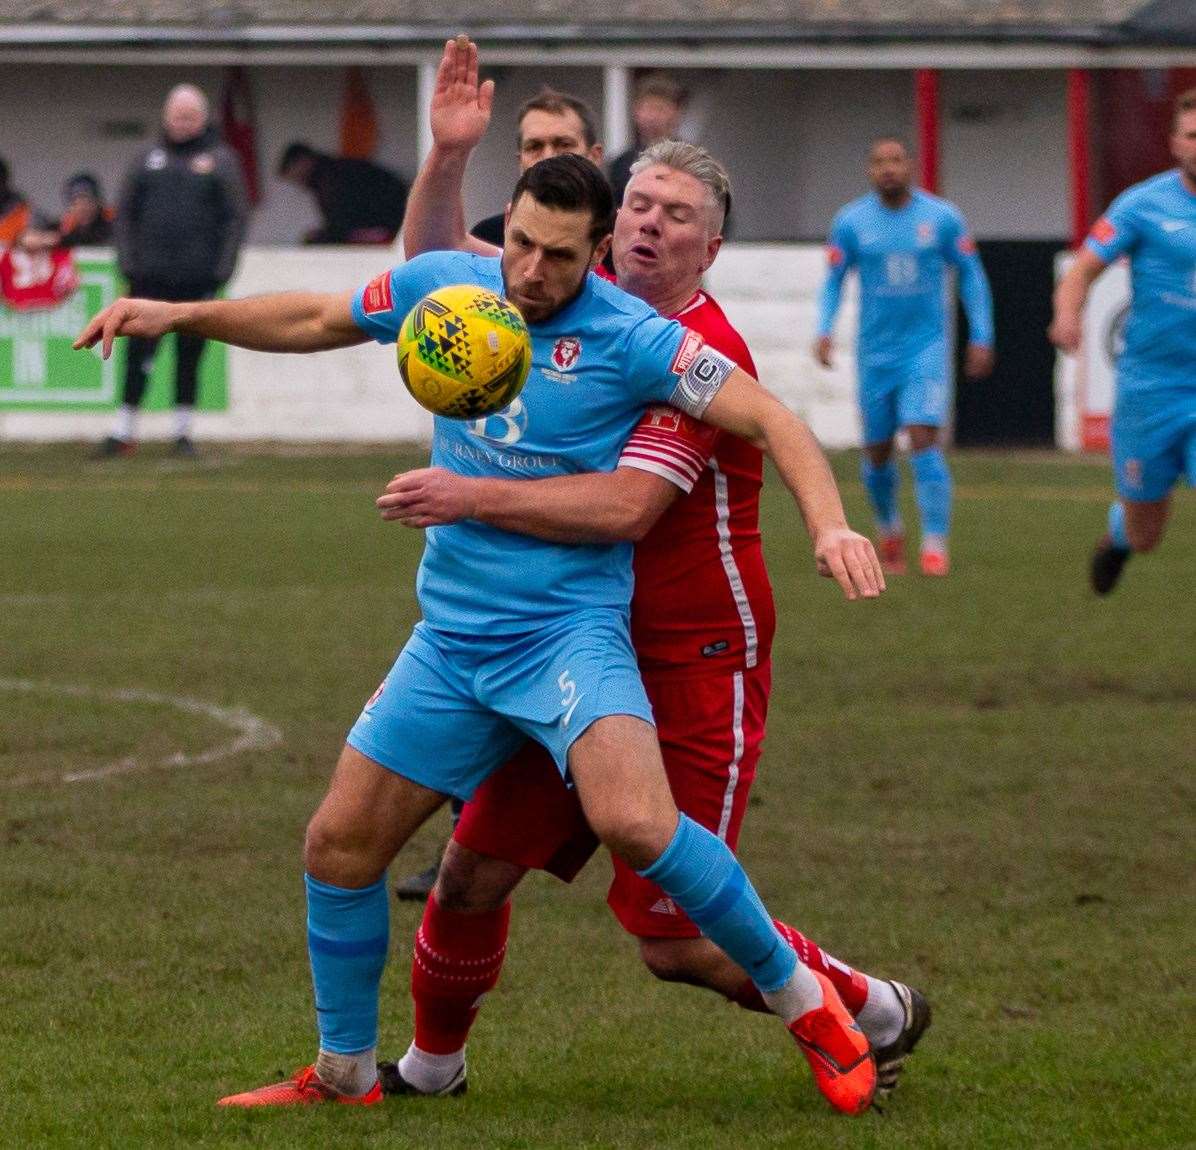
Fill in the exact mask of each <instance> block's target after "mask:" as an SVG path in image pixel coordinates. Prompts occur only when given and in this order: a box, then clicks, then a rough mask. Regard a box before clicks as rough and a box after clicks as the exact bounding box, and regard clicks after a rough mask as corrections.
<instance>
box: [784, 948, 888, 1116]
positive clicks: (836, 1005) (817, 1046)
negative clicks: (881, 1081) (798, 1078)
mask: <svg viewBox="0 0 1196 1150" xmlns="http://www.w3.org/2000/svg"><path fill="white" fill-rule="evenodd" d="M810 973H811V974H813V975H814V977H815V978H816V979H818V983H819V985H820V986H821V987H822V1005H821V1006H819V1007H816V1008H815V1009H814V1010H807V1011H806V1013H805V1014H803V1015H802V1016H801V1017H800V1018H799V1019H797V1020H796V1021H795V1022H793V1023H792V1024H791V1025H790V1027H789V1033H790V1034H792V1035H793V1037H794V1038H795V1039H797V1044H798V1046H800V1047H801V1050H802V1053H803V1054H804V1055H805V1056H806V1061H807V1062H808V1063H809V1064H810V1069H811V1070H812V1071H814V1081H815V1082H816V1083H817V1084H818V1089H819V1090H821V1091H822V1094H823V1097H824V1098H826V1100H827V1101H828V1102H829V1103H830V1104H831V1105H832V1106H833V1107H834V1108H835V1109H836V1110H838V1111H840V1113H843V1114H862V1113H863V1112H864V1111H865V1110H867V1109H868V1107H869V1106H871V1105H872V1096H873V1095H874V1094H875V1093H876V1061H875V1060H874V1059H873V1057H872V1048H871V1047H870V1046H869V1045H868V1039H867V1038H866V1037H865V1036H864V1032H863V1031H862V1030H861V1029H860V1028H859V1026H857V1025H856V1021H855V1019H854V1018H852V1017H851V1015H850V1013H848V1010H847V1007H846V1006H844V1005H843V1000H842V999H841V998H840V997H839V992H838V991H837V990H835V988H834V986H833V985H832V984H831V981H830V979H829V978H827V977H826V975H825V974H819V973H818V972H817V971H816V970H815V971H811V972H810Z"/></svg>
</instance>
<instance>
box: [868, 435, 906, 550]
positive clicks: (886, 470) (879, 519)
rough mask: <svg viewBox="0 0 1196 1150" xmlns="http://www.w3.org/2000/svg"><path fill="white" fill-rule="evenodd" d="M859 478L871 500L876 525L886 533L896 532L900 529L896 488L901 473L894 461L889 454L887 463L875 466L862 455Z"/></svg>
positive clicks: (892, 533)
mask: <svg viewBox="0 0 1196 1150" xmlns="http://www.w3.org/2000/svg"><path fill="white" fill-rule="evenodd" d="M860 478H861V479H862V480H863V481H864V489H865V490H866V491H867V492H868V498H869V499H870V500H871V501H872V511H873V513H874V514H875V515H876V525H877V527H879V528H880V530H881V531H883V532H884V533H885V534H887V535H895V534H897V533H898V532H899V531H900V530H901V513H900V512H899V511H898V510H897V488H898V485H899V484H900V482H901V475H900V473H899V472H898V470H897V463H896V461H895V460H894V459H893V457H892V456H889V459H888V462H887V463H884V464H882V465H881V466H880V467H877V466H876V464H875V463H873V462H872V460H871V459H869V458H868V456H867V455H864V456H863V457H862V458H861V459H860Z"/></svg>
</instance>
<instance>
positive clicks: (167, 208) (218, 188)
mask: <svg viewBox="0 0 1196 1150" xmlns="http://www.w3.org/2000/svg"><path fill="white" fill-rule="evenodd" d="M247 214H248V206H247V202H246V197H245V186H244V183H243V182H242V177H241V170H240V166H239V164H238V162H237V158H236V156H234V155H233V153H232V152H231V151H230V150H229V149H228V148H227V147H226V146H225V145H224V144H223V143H221V141H220V137H219V134H218V133H217V131H216V129H215V128H214V127H213V126H212V125H211V124H209V121H208V101H207V98H206V97H205V96H204V94H203V93H202V92H201V91H200V90H199V89H198V88H196V87H194V86H193V85H191V84H180V85H179V86H178V87H176V88H174V89H172V91H171V92H170V95H169V96H167V98H166V103H165V105H164V106H163V109H162V135H161V138H160V139H159V140H158V141H157V142H156V143H154V144H152V145H151V146H150V147H148V148H145V149H143V150H142V151H141V153H140V154H139V155H138V156H137V158H136V160H134V162H133V164H132V165H131V166H130V168H129V169H128V171H127V172H126V174H125V180H124V186H123V187H122V189H121V193H120V198H119V200H118V203H117V209H116V249H117V256H118V257H119V260H120V270H121V271H122V272H123V273H124V276H125V278H126V279H127V280H128V281H129V291H130V294H132V295H135V296H141V297H143V298H146V299H159V300H172V301H176V302H183V301H188V300H198V299H210V298H211V297H212V296H214V295H215V294H216V292H217V291H219V289H220V288H221V287H222V286H223V285H224V284H225V283H226V282H227V281H228V280H229V278H230V277H231V276H232V274H233V267H234V266H235V264H236V261H237V253H238V251H239V250H240V247H241V240H242V237H243V236H244V233H245V222H246V217H247ZM176 339H177V341H178V342H177V347H176V374H175V440H174V451H175V453H176V454H178V455H185V456H190V455H194V454H195V445H194V443H193V442H192V439H191V427H192V415H193V412H194V410H195V394H196V387H197V380H198V372H199V360H200V356H201V355H202V354H203V347H204V341H203V340H202V339H200V338H199V337H197V336H177V337H176ZM157 342H158V341H157V340H148V339H131V340H129V347H128V352H127V355H128V358H127V360H126V365H125V383H124V396H123V401H122V405H121V408H120V413H119V417H118V421H117V424H116V427H115V428H114V430H113V433H112V435H110V436H109V437H108V438H107V439H105V440H104V442H103V444H101V446H100V450H99V453H100V454H101V455H105V456H110V455H127V454H129V453H130V452H132V451H133V450H134V448H135V444H136V440H135V435H136V418H137V409H138V406H139V405H140V403H141V398H142V396H143V395H144V393H145V383H146V378H147V376H148V374H149V371H150V368H151V367H152V366H153V361H154V353H155V351H156V350H157Z"/></svg>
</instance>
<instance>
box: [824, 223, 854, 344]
mask: <svg viewBox="0 0 1196 1150" xmlns="http://www.w3.org/2000/svg"><path fill="white" fill-rule="evenodd" d="M851 253H852V244H851V232H850V229H849V228H848V227H847V225H846V224H845V223H844V222H843V221H842V220H841V219H837V220H836V221H835V223H834V226H833V227H832V229H831V234H830V238H829V239H828V240H827V244H826V263H827V267H826V279H825V280H824V281H823V284H822V291H821V292H820V293H819V296H818V331H817V334H816V335H815V338H814V358H815V359H816V360H817V361H818V362H819V363H820V364H822V366H823V367H833V366H834V350H835V335H834V333H835V316H836V315H837V314H838V311H839V301H840V300H841V299H842V298H843V280H844V279H845V278H846V277H847V273H848V271H849V270H850V268H851V265H852V264H853V263H854V262H855V261H854V259H853V257H852V254H851Z"/></svg>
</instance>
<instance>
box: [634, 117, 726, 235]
mask: <svg viewBox="0 0 1196 1150" xmlns="http://www.w3.org/2000/svg"><path fill="white" fill-rule="evenodd" d="M656 164H660V165H662V166H663V167H666V168H672V169H673V171H675V172H684V173H685V174H686V175H687V176H693V178H694V179H695V180H697V181H698V183H700V184H701V185H702V186H703V187H704V188H705V189H706V191H707V193H708V194H709V196H710V204H711V207H712V208H713V209H714V213H715V217H716V219H715V224H716V227H715V231H718V230H719V229H721V228H722V226H723V221H724V220H725V219H726V218H727V213H728V212H730V210H731V177H730V176H728V175H727V169H726V168H724V167H723V166H722V164H720V163H719V162H718V160H716V159H715V158H714V157H713V156H712V155H711V154H710V153H709V152H708V151H706V149H705V148H703V147H702V146H701V145H699V144H688V143H686V142H685V141H684V140H659V141H658V142H657V143H655V144H651V145H649V146H648V147H646V148H645V149H644V150H643V151H642V152H640V154H639V155H638V156H637V157H636V160H635V163H633V164H632V165H631V174H632V175H633V176H634V175H637V174H638V173H640V172H642V171H644V170H645V169H646V168H651V167H653V166H654V165H656Z"/></svg>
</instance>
